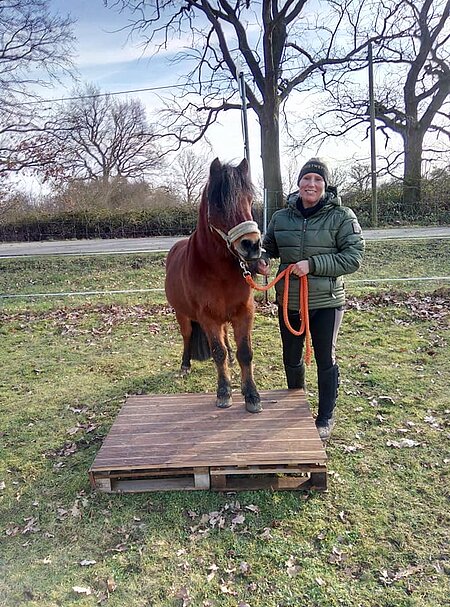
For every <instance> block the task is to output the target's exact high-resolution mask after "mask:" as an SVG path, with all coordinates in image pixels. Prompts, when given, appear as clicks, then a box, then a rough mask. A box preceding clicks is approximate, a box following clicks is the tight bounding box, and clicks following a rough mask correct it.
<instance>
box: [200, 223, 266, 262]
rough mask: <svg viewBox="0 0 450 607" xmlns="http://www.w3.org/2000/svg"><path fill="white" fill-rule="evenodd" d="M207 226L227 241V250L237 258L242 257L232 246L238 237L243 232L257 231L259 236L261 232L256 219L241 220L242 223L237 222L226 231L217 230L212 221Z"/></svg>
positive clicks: (242, 234)
mask: <svg viewBox="0 0 450 607" xmlns="http://www.w3.org/2000/svg"><path fill="white" fill-rule="evenodd" d="M209 227H210V229H211V231H213V230H214V231H216V232H217V234H219V236H221V237H222V238H223V239H224V241H225V242H226V243H227V247H228V249H229V251H230V252H231V253H232V254H233V255H235V256H236V257H238V258H239V259H242V258H241V256H240V255H239V253H238V251H236V249H234V248H233V243H234V242H236V240H237V239H238V238H241V236H244V234H249V233H250V232H257V233H258V234H259V237H260V238H261V232H260V231H259V228H258V224H257V223H256V221H243V222H242V223H238V225H237V226H234V228H231V230H229V231H228V233H225V232H223V231H222V230H219V228H216V226H213V225H212V223H210V224H209ZM243 261H245V260H243Z"/></svg>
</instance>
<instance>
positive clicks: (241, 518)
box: [231, 514, 245, 525]
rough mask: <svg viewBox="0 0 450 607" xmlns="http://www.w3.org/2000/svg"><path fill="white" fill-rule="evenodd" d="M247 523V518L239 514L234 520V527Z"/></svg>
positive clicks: (232, 521)
mask: <svg viewBox="0 0 450 607" xmlns="http://www.w3.org/2000/svg"><path fill="white" fill-rule="evenodd" d="M244 522H245V516H244V515H243V514H237V515H236V516H235V517H234V518H233V519H232V520H231V523H232V525H242V523H244Z"/></svg>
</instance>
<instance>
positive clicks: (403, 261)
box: [0, 241, 450, 607]
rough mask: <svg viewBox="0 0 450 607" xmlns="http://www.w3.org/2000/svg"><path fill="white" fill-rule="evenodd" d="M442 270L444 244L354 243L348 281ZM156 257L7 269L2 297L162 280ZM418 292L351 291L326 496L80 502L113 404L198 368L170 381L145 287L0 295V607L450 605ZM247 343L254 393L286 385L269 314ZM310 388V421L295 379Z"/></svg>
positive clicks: (435, 358) (442, 422) (444, 518)
mask: <svg viewBox="0 0 450 607" xmlns="http://www.w3.org/2000/svg"><path fill="white" fill-rule="evenodd" d="M445 247H447V249H446V248H445ZM449 258H450V256H449V255H448V241H435V242H434V243H430V242H428V243H423V241H420V243H415V244H414V246H413V245H412V244H408V243H399V242H397V241H396V242H393V243H391V242H389V243H386V242H383V243H369V244H368V253H367V256H366V262H365V267H364V269H363V270H362V271H361V272H360V273H358V274H357V275H355V279H356V278H365V277H368V278H374V277H376V276H378V277H385V276H392V275H397V276H398V275H399V273H400V272H401V271H402V270H405V269H407V270H408V273H409V275H410V276H426V275H436V274H439V275H442V276H445V275H446V276H448V275H449V267H448V266H449V264H450V259H449ZM163 260H164V256H163V255H160V254H158V255H137V256H131V255H130V256H116V257H99V258H92V257H89V258H72V257H71V258H67V259H66V258H34V259H29V260H4V261H1V262H0V270H1V271H0V281H1V285H0V292H2V293H10V294H12V293H16V294H19V293H22V294H26V293H43V292H62V291H67V290H68V289H70V290H71V291H81V290H92V291H93V290H108V289H113V290H123V289H131V288H133V289H141V288H146V287H147V286H148V285H151V286H152V287H155V288H159V287H160V286H162V281H163ZM380 260H382V264H380ZM389 268H391V269H389ZM377 273H378V274H377ZM374 274H375V276H374ZM417 286H418V285H417ZM435 286H436V285H435V284H434V283H425V284H424V283H420V289H421V291H420V292H416V291H415V287H416V285H410V284H407V287H408V289H410V288H411V289H412V288H413V287H414V292H412V291H411V292H408V290H407V289H405V287H403V291H402V292H393V291H388V290H387V289H386V287H387V284H386V285H381V289H380V287H379V286H377V287H375V286H373V285H370V286H365V285H363V284H361V283H355V284H351V283H350V284H349V291H350V295H351V297H350V301H349V310H348V311H347V312H346V317H345V319H344V324H343V327H342V331H341V335H340V339H339V342H338V356H339V359H340V365H341V370H342V386H341V390H340V398H339V421H338V426H337V428H336V431H335V434H334V435H333V438H332V440H331V441H330V444H329V447H328V449H327V451H328V456H329V480H330V482H329V484H330V487H329V491H328V492H327V493H324V494H320V493H315V492H310V493H301V492H299V493H289V492H270V491H258V492H244V493H239V494H231V495H229V494H213V493H210V492H192V493H190V492H168V493H147V494H136V495H105V494H100V493H94V492H92V491H91V490H90V488H89V483H88V477H87V470H88V468H89V466H90V465H91V463H92V461H93V459H94V457H95V454H96V453H97V451H98V449H99V447H100V444H101V442H102V440H103V438H104V437H105V436H106V435H107V433H108V430H109V428H110V426H111V424H112V423H113V421H114V419H115V417H116V416H117V413H118V411H119V410H120V407H121V405H122V403H123V400H124V397H125V395H126V394H130V393H178V392H205V391H213V390H214V387H215V372H214V370H213V367H212V363H197V364H195V366H194V370H193V372H192V374H191V375H190V376H189V377H188V378H184V379H183V378H181V377H179V376H178V374H177V370H178V366H179V361H180V355H181V343H180V338H179V335H178V332H177V328H176V324H175V320H174V317H173V315H172V314H171V313H170V311H169V310H167V308H166V307H165V306H164V305H162V304H163V303H164V298H163V294H161V293H160V292H149V293H141V294H137V293H136V294H123V295H117V294H116V295H101V296H89V297H52V298H38V297H36V298H32V299H27V298H23V299H20V298H19V299H4V300H0V305H1V306H2V308H1V309H0V340H1V342H0V343H1V349H0V403H1V405H0V544H1V551H0V596H1V597H2V601H1V602H2V605H5V607H13V606H14V607H15V606H16V605H28V606H30V607H35V606H36V607H37V606H39V607H56V606H63V607H72V606H80V607H84V606H93V605H96V604H106V605H108V606H112V607H119V606H120V607H123V606H124V605H126V606H127V607H148V606H152V607H172V606H173V607H175V606H185V607H187V606H191V607H212V606H214V607H222V606H225V607H238V606H241V607H243V606H244V605H250V606H251V607H288V606H295V607H299V606H303V605H305V606H308V607H310V606H312V607H314V606H317V607H319V606H320V607H335V606H336V607H338V606H339V607H340V606H345V607H359V606H360V605H363V606H364V607H425V606H426V607H436V606H440V605H445V604H447V603H446V602H447V601H448V596H449V594H450V592H449V591H450V585H449V583H448V579H449V578H448V574H449V572H450V563H449V553H448V536H447V533H448V493H447V486H448V477H447V476H446V473H447V472H448V464H449V456H448V449H446V447H445V445H446V444H447V445H448V439H449V429H448V421H449V409H448V386H449V385H450V348H449V347H448V345H449V324H448V305H449V295H448V283H447V290H446V289H444V288H441V290H440V291H438V292H434V293H433V289H434V288H435ZM440 286H441V287H445V283H443V284H441V285H440ZM254 346H255V348H254V349H255V375H256V379H257V383H258V386H259V388H260V389H261V390H264V389H272V388H274V389H276V388H283V387H285V384H284V377H283V374H282V372H281V366H282V365H281V348H280V341H279V336H278V329H277V326H276V319H275V317H274V315H273V314H272V313H271V308H270V306H262V307H260V308H259V309H258V312H257V316H256V323H255V330H254ZM308 382H309V400H310V402H311V405H312V408H313V409H314V407H315V403H316V387H315V381H314V376H313V372H312V369H311V370H309V372H308ZM234 384H235V386H236V387H237V386H238V376H237V372H236V370H235V371H234ZM404 439H409V440H410V441H412V443H411V442H410V443H405V441H404ZM416 443H418V444H416ZM406 444H414V446H411V447H407V446H402V445H406ZM215 513H219V514H220V516H221V517H222V518H221V521H222V522H221V524H220V525H217V524H216V522H215V521H217V514H215ZM238 514H239V515H242V516H243V517H244V520H243V522H241V523H234V522H233V521H234V519H235V517H236V516H237V515H238ZM239 520H242V518H241V519H239ZM74 588H75V589H78V591H76V590H74ZM88 592H90V594H87V593H88Z"/></svg>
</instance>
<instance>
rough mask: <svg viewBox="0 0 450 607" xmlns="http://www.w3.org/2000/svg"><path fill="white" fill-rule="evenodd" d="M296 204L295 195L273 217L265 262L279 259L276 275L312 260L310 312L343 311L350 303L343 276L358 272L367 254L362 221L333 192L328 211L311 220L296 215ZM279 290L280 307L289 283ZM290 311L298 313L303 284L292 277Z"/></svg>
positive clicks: (325, 208)
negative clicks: (300, 262)
mask: <svg viewBox="0 0 450 607" xmlns="http://www.w3.org/2000/svg"><path fill="white" fill-rule="evenodd" d="M297 200H298V194H297V193H294V194H290V195H289V196H288V199H287V207H286V208H284V209H280V210H279V211H276V212H275V213H274V214H273V216H272V219H271V221H270V224H269V227H268V228H267V234H266V235H265V237H264V242H263V247H264V249H265V250H266V252H265V254H264V256H265V257H266V258H274V257H279V258H280V266H279V268H278V272H277V274H279V273H280V272H282V271H283V270H284V269H285V268H286V267H287V266H288V265H289V264H291V263H295V262H297V261H301V260H304V259H307V260H308V261H309V267H310V273H309V274H308V291H309V308H310V309H311V310H314V309H317V308H338V307H340V306H342V305H343V304H344V303H345V291H344V280H343V278H342V276H343V275H344V274H351V273H352V272H355V271H356V270H357V269H358V268H359V267H360V265H361V261H362V258H363V254H364V238H363V236H362V232H361V228H360V226H359V223H358V220H357V218H356V215H355V214H354V213H353V211H352V210H351V209H349V208H348V207H343V206H341V199H340V198H339V197H338V196H335V195H334V193H332V192H327V193H326V194H325V205H324V206H323V207H322V208H321V209H320V210H318V211H317V213H315V214H314V215H312V216H311V217H309V218H307V219H305V218H304V217H303V215H302V214H301V213H300V211H299V210H298V209H297V206H296V204H297ZM275 288H276V291H277V302H278V303H279V304H280V305H281V304H282V302H283V289H284V279H283V280H280V281H279V282H278V283H277V284H276V287H275ZM288 307H289V309H290V310H298V309H299V279H298V278H297V277H296V276H294V275H292V274H291V277H290V284H289V304H288Z"/></svg>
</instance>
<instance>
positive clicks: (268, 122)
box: [259, 103, 283, 227]
mask: <svg viewBox="0 0 450 607" xmlns="http://www.w3.org/2000/svg"><path fill="white" fill-rule="evenodd" d="M259 124H260V129H261V159H262V166H263V176H264V189H265V191H266V197H267V198H266V200H267V222H269V221H270V218H271V217H272V215H273V213H274V212H275V211H276V210H277V209H281V208H282V206H283V185H282V180H281V165H280V125H279V111H278V107H276V108H273V107H270V106H269V104H267V103H266V104H265V107H264V108H263V111H262V114H261V115H260V116H259ZM264 227H265V226H264Z"/></svg>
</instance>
